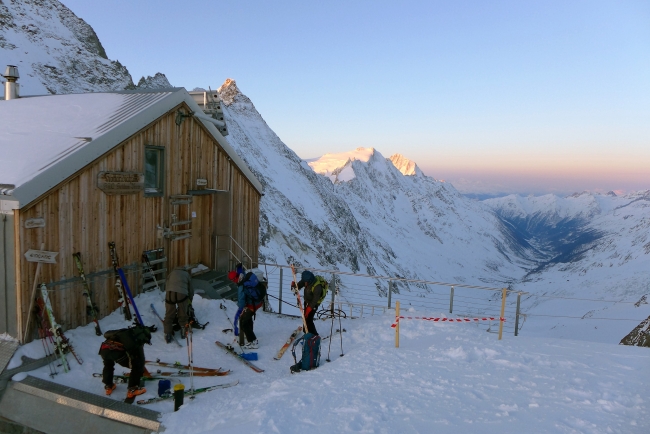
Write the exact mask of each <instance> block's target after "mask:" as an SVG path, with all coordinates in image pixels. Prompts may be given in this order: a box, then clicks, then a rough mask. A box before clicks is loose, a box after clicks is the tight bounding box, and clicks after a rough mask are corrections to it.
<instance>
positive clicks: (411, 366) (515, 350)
mask: <svg viewBox="0 0 650 434" xmlns="http://www.w3.org/2000/svg"><path fill="white" fill-rule="evenodd" d="M151 302H153V303H155V305H156V307H157V308H158V310H159V311H160V310H162V309H163V303H164V302H163V295H162V294H161V293H147V294H143V295H140V296H138V297H136V303H137V304H138V305H139V306H140V311H141V314H142V315H143V319H144V321H145V323H146V324H151V323H153V322H154V317H153V315H152V314H151V313H150V312H149V309H146V308H144V307H145V306H148V305H149V303H151ZM193 303H194V306H195V308H196V315H197V318H198V319H199V320H200V321H210V324H209V325H208V326H207V328H206V329H205V330H197V331H195V333H194V334H193V342H194V363H195V365H196V366H203V367H222V368H224V369H230V370H231V371H232V372H231V374H230V375H228V376H225V377H216V378H198V377H197V378H195V379H194V383H195V387H202V386H208V385H214V384H221V383H227V382H231V381H234V380H239V385H237V386H235V387H231V388H228V389H220V390H215V391H212V392H207V393H204V394H201V395H198V396H197V397H196V399H194V400H193V401H186V403H185V405H184V406H183V407H182V408H181V409H180V410H179V411H178V412H174V411H173V402H171V401H164V402H160V403H156V404H152V405H148V406H147V407H148V408H151V409H153V410H157V411H160V412H161V413H163V417H162V423H163V425H164V426H165V429H166V432H174V433H191V434H199V433H208V432H216V431H218V432H224V433H241V432H260V433H262V432H264V433H266V432H281V433H302V432H305V430H309V432H314V433H329V432H381V433H395V432H400V433H402V432H405V433H411V432H413V433H416V432H417V433H424V432H439V433H456V432H480V433H486V434H491V433H494V434H497V433H499V434H501V433H519V432H532V431H534V432H540V433H541V432H544V433H546V432H547V433H590V434H592V433H610V432H611V433H626V434H635V433H639V434H641V433H647V432H648V430H650V419H649V418H648V416H650V414H649V411H648V409H649V408H650V407H649V404H650V402H648V401H649V400H648V397H647V390H648V387H649V386H650V380H649V379H648V376H647V375H643V374H642V372H644V371H645V370H646V369H647V366H648V363H649V362H650V352H649V351H648V350H647V349H646V348H640V347H627V346H620V345H615V344H605V343H593V342H585V341H578V340H558V339H553V338H540V337H531V336H528V335H525V334H524V335H521V336H519V337H514V336H512V335H506V336H504V338H503V340H501V341H499V340H498V339H497V335H495V334H493V333H485V331H484V330H483V329H480V328H478V327H476V326H475V325H474V324H465V323H462V324H458V323H432V322H429V321H418V320H411V321H406V320H405V321H402V322H401V325H400V327H401V332H400V348H395V346H394V342H395V337H394V336H395V335H394V330H393V329H392V328H391V327H390V324H391V323H392V322H393V320H394V313H392V312H389V313H386V314H384V315H378V316H374V317H370V318H364V319H355V320H350V319H344V320H342V325H343V328H344V329H345V330H346V332H345V333H343V334H342V341H343V342H342V344H341V340H340V339H341V338H340V337H339V336H338V335H335V336H334V339H332V342H331V349H330V348H329V347H328V345H329V341H324V344H323V346H322V348H321V351H322V358H321V367H320V368H318V369H317V370H314V371H310V372H301V373H298V374H294V375H292V374H290V373H289V366H290V365H291V364H292V363H293V359H292V357H291V353H290V351H289V352H287V353H286V354H285V355H284V357H283V358H282V359H281V360H280V361H275V360H273V356H274V355H275V353H276V352H277V350H278V349H279V348H280V347H281V346H282V344H283V343H284V341H285V340H286V339H287V337H288V336H289V334H290V333H291V331H292V330H294V329H295V328H296V327H297V326H298V325H299V324H300V320H299V319H298V318H291V317H286V316H285V317H282V316H278V315H275V314H270V313H264V312H258V314H257V320H256V322H255V331H256V333H257V335H258V339H259V341H260V348H259V350H257V353H258V355H259V360H258V361H256V362H255V363H256V364H257V365H258V366H260V367H261V368H262V369H264V370H265V372H263V373H261V374H259V373H256V372H254V371H252V370H251V369H250V368H248V367H246V366H245V365H244V364H242V363H240V362H238V361H237V360H235V359H234V358H233V357H232V356H231V355H229V354H226V353H225V352H224V351H222V350H221V349H219V348H218V347H217V346H216V345H215V344H214V341H215V340H221V341H222V342H227V341H230V340H232V339H233V336H232V334H230V333H229V334H224V333H223V332H222V329H225V328H230V327H231V325H230V323H229V321H228V319H227V318H226V314H227V315H228V316H229V317H230V318H231V319H232V318H233V317H234V314H235V311H236V306H235V304H234V303H232V302H230V301H225V302H223V304H224V306H225V307H226V310H223V309H220V307H219V306H220V304H221V302H220V301H217V300H205V299H201V298H200V297H199V296H195V298H194V302H193ZM409 315H413V316H417V315H420V316H441V315H443V314H442V313H441V312H424V311H415V310H414V309H411V310H410V312H409ZM155 322H158V321H157V320H155ZM100 324H101V327H102V330H103V331H107V330H109V329H115V328H120V327H125V326H127V325H128V324H127V323H126V322H125V321H124V319H123V316H122V315H121V314H120V313H119V312H113V313H112V314H111V315H109V316H108V317H106V318H104V319H102V320H101V321H100ZM158 325H160V324H159V322H158ZM316 326H317V328H318V330H319V332H320V333H321V335H323V336H326V335H329V330H330V328H331V327H332V324H331V322H329V321H317V323H316ZM333 327H334V328H338V327H339V325H338V321H336V322H335V323H334V325H333ZM66 335H67V336H68V337H69V338H70V340H71V341H72V343H73V345H74V347H75V348H76V350H77V351H78V352H79V354H80V355H81V356H82V358H83V359H84V363H83V365H79V364H77V362H76V361H75V360H74V359H73V358H72V357H71V356H70V355H69V356H68V359H69V361H70V365H71V371H70V372H69V373H67V374H64V373H62V372H61V369H60V368H59V371H60V373H59V374H58V375H56V376H55V377H54V378H53V379H52V381H55V382H57V383H60V384H64V385H69V386H72V387H75V388H78V389H82V390H86V391H88V392H92V393H97V394H103V386H102V383H101V380H100V379H98V378H93V377H92V373H93V372H101V370H102V362H101V359H100V357H99V356H98V355H97V351H98V349H99V345H100V343H101V342H102V338H100V337H97V336H95V335H94V328H93V326H92V323H91V325H87V326H85V327H80V328H78V329H75V330H70V331H67V332H66ZM152 341H153V345H152V346H145V353H146V356H147V359H149V360H151V359H155V358H160V359H161V360H163V361H170V362H173V361H179V362H181V363H187V349H186V348H185V344H184V345H183V348H179V347H177V346H176V345H173V344H170V345H167V344H165V343H164V341H163V336H162V333H161V332H160V331H158V332H156V333H154V335H153V339H152ZM341 346H342V348H343V354H344V356H341ZM328 351H329V355H330V359H331V362H330V363H327V362H326V361H325V359H326V357H327V354H328ZM42 353H43V348H42V345H41V343H40V342H38V341H35V342H32V343H30V344H28V345H26V346H23V347H21V348H20V349H19V351H18V352H17V354H16V355H15V356H14V358H13V359H12V362H11V364H10V368H11V367H14V366H15V365H16V364H17V361H18V360H19V357H20V355H21V354H27V355H30V356H31V357H40V356H42ZM121 371H122V368H118V369H117V372H121ZM48 374H49V371H48V367H42V368H40V369H38V370H35V371H32V372H30V375H34V376H36V377H40V378H43V379H50V377H49V375H48ZM176 380H182V382H183V383H184V384H185V387H186V389H188V388H189V384H190V383H189V378H181V379H174V382H175V381H176ZM148 390H149V391H148V392H147V393H146V394H145V395H143V397H145V398H146V397H152V396H154V395H155V393H156V391H157V386H156V384H155V382H152V384H150V385H149V386H148ZM125 394H126V388H125V385H124V384H119V385H118V387H117V390H116V391H115V392H114V393H113V395H111V396H110V398H111V399H116V400H117V399H123V398H124V396H125ZM531 430H532V431H531Z"/></svg>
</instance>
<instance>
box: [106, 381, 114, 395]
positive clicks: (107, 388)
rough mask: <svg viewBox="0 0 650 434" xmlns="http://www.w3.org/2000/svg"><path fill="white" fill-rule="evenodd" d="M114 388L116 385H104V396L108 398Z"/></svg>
mask: <svg viewBox="0 0 650 434" xmlns="http://www.w3.org/2000/svg"><path fill="white" fill-rule="evenodd" d="M116 387H117V385H116V384H115V383H113V384H111V385H108V384H105V385H104V390H105V391H106V396H109V395H110V394H111V393H113V391H114V390H115V388H116Z"/></svg>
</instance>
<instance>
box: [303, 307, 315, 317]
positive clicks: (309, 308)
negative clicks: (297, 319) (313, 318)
mask: <svg viewBox="0 0 650 434" xmlns="http://www.w3.org/2000/svg"><path fill="white" fill-rule="evenodd" d="M312 310H313V309H312V308H311V306H307V309H305V317H308V316H309V314H310V313H311V311H312Z"/></svg>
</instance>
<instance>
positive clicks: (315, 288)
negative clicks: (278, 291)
mask: <svg viewBox="0 0 650 434" xmlns="http://www.w3.org/2000/svg"><path fill="white" fill-rule="evenodd" d="M295 287H296V283H295V282H291V288H292V289H295ZM302 288H305V292H304V297H303V298H304V300H303V302H304V312H305V322H306V323H307V332H309V333H312V334H315V335H317V334H318V332H317V331H316V326H315V325H314V316H315V315H316V311H317V310H318V306H319V305H320V303H321V301H322V298H323V286H322V284H321V283H319V281H317V280H316V276H314V274H313V273H312V272H311V271H307V270H305V271H303V272H302V275H301V279H300V281H299V282H298V291H300V290H301V289H302Z"/></svg>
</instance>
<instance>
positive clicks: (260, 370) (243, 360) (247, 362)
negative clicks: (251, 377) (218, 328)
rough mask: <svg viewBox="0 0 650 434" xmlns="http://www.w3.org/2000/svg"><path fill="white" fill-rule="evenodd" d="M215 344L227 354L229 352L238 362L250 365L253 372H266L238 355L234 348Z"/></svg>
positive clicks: (219, 343) (217, 342)
mask: <svg viewBox="0 0 650 434" xmlns="http://www.w3.org/2000/svg"><path fill="white" fill-rule="evenodd" d="M215 344H217V346H219V347H221V348H223V350H224V351H225V352H227V353H228V354H231V355H232V356H234V357H235V358H236V359H237V360H239V361H240V362H242V363H243V364H245V365H248V367H249V368H251V369H252V370H253V371H255V372H264V369H262V368H259V367H257V366H255V365H254V364H252V363H251V362H249V361H248V360H246V359H244V358H243V357H242V356H240V355H239V354H237V352H236V351H235V350H233V349H232V347H228V346H226V345H224V344H222V343H221V342H219V341H216V342H215Z"/></svg>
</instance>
